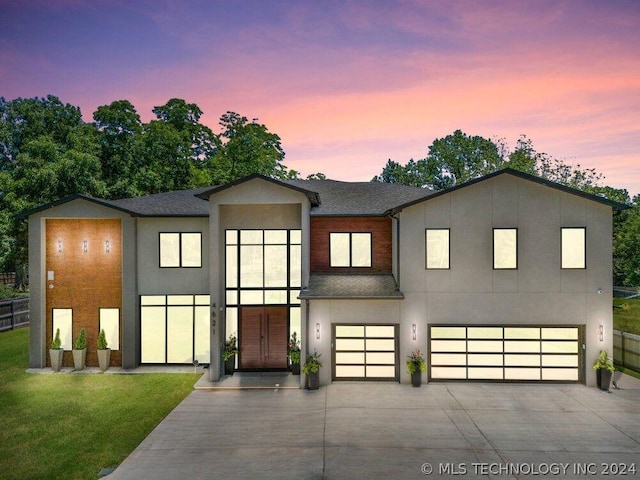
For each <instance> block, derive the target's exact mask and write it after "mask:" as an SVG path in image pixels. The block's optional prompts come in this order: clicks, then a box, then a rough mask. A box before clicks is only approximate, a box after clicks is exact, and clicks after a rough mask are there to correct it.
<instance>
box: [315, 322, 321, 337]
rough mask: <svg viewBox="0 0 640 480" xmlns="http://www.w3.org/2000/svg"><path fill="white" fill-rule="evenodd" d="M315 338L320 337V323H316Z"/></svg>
mask: <svg viewBox="0 0 640 480" xmlns="http://www.w3.org/2000/svg"><path fill="white" fill-rule="evenodd" d="M316 338H317V339H318V340H319V339H320V324H319V323H316Z"/></svg>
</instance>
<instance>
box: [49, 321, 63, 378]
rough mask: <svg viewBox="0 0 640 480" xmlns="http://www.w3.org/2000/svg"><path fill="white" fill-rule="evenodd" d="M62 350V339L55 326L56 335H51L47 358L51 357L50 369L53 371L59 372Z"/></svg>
mask: <svg viewBox="0 0 640 480" xmlns="http://www.w3.org/2000/svg"><path fill="white" fill-rule="evenodd" d="M63 355H64V350H63V349H62V341H61V340H60V329H59V328H56V335H55V337H53V340H52V341H51V344H50V345H49V358H50V359H51V369H52V370H53V371H54V372H59V371H60V369H61V368H62V356H63Z"/></svg>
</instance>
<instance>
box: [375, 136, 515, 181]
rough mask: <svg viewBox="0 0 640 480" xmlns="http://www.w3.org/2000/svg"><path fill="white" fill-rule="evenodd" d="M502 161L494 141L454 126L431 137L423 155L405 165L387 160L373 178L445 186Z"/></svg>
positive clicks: (492, 167)
mask: <svg viewBox="0 0 640 480" xmlns="http://www.w3.org/2000/svg"><path fill="white" fill-rule="evenodd" d="M503 164H504V160H503V159H502V157H501V156H500V153H499V151H498V147H497V145H496V144H495V143H494V142H492V141H491V140H488V139H486V138H483V137H481V136H479V135H475V136H469V135H467V134H465V133H463V132H462V131H461V130H456V131H455V132H453V134H451V135H447V136H446V137H444V138H438V139H436V140H434V141H433V143H432V144H431V146H430V147H429V153H428V155H427V157H426V158H424V159H420V160H418V161H414V160H413V159H411V160H409V161H408V162H407V164H406V165H404V166H403V165H401V164H399V163H397V162H394V161H392V160H388V161H387V164H386V165H385V167H384V168H383V170H382V173H381V174H380V175H379V176H376V177H374V178H373V180H374V181H382V182H391V183H402V184H405V185H411V186H414V187H423V188H424V187H432V188H435V189H444V188H449V187H452V186H454V185H457V184H459V183H463V182H466V181H469V180H471V179H473V178H476V177H480V176H482V175H486V174H488V173H491V172H493V171H495V170H497V169H499V168H501V167H502V165H503Z"/></svg>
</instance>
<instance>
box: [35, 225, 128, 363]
mask: <svg viewBox="0 0 640 480" xmlns="http://www.w3.org/2000/svg"><path fill="white" fill-rule="evenodd" d="M46 222H47V224H46V271H45V279H47V272H50V271H52V272H53V280H46V297H47V299H46V311H47V348H48V345H49V341H50V339H51V338H52V336H53V319H52V312H53V309H54V308H71V309H73V341H74V342H75V340H76V338H77V336H78V333H79V332H80V329H81V328H84V329H85V331H86V333H87V366H98V355H97V351H96V341H97V338H98V333H99V331H98V329H99V325H100V321H99V311H100V308H119V309H120V315H121V318H120V328H119V330H120V337H121V338H120V348H122V234H121V225H120V220H117V219H101V220H93V219H92V220H89V219H48V220H47V221H46ZM85 240H86V241H87V252H86V253H84V251H83V250H84V248H83V247H84V244H83V243H84V241H85ZM106 240H109V252H108V253H107V252H106V248H105V241H106ZM58 242H62V252H59V251H58V250H59V244H58ZM49 364H50V360H49V355H47V365H49ZM111 365H113V366H119V365H122V353H121V350H112V351H111ZM63 366H65V367H73V356H72V353H71V352H70V351H69V352H66V351H65V353H64V361H63Z"/></svg>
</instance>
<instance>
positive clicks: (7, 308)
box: [0, 297, 29, 332]
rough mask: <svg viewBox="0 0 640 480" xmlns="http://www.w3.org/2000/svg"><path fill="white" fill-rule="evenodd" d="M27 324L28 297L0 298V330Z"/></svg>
mask: <svg viewBox="0 0 640 480" xmlns="http://www.w3.org/2000/svg"><path fill="white" fill-rule="evenodd" d="M27 325H29V297H23V298H13V299H11V300H0V332H4V331H6V330H13V329H14V328H18V327H26V326H27Z"/></svg>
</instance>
